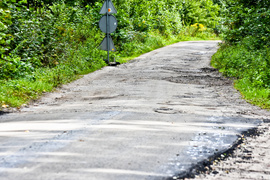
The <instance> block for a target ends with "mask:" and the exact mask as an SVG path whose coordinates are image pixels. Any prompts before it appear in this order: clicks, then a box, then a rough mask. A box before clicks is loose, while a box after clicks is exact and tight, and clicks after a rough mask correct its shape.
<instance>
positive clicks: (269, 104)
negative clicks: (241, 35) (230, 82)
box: [211, 42, 270, 109]
mask: <svg viewBox="0 0 270 180" xmlns="http://www.w3.org/2000/svg"><path fill="white" fill-rule="evenodd" d="M211 65H212V66H213V67H215V68H217V69H219V71H220V72H221V73H223V75H225V76H228V77H235V78H236V80H235V88H236V89H237V90H238V91H239V92H240V93H241V94H242V97H243V98H244V99H246V100H247V101H248V102H249V103H251V104H254V105H257V106H259V107H261V108H264V109H270V72H269V68H270V50H269V48H267V47H266V48H264V49H253V48H252V46H249V44H245V42H242V43H239V44H237V45H228V44H222V45H221V47H220V49H219V50H218V52H217V53H216V54H214V56H213V57H212V61H211Z"/></svg>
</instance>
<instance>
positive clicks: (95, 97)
mask: <svg viewBox="0 0 270 180" xmlns="http://www.w3.org/2000/svg"><path fill="white" fill-rule="evenodd" d="M217 44H218V41H199V42H181V43H177V44H174V45H171V46H167V47H164V48H161V49H158V50H155V51H152V52H150V53H147V54H144V55H142V56H140V57H139V58H136V59H135V60H133V61H132V62H130V63H127V64H122V65H120V66H117V67H105V68H103V69H102V70H99V71H96V72H94V73H91V74H88V75H86V76H84V77H83V78H81V79H79V80H77V81H75V82H73V83H70V84H68V85H65V86H63V87H62V88H61V89H58V90H57V91H56V92H54V93H51V94H48V95H46V96H45V97H43V98H42V99H41V100H40V102H38V103H35V104H33V105H31V106H30V107H28V108H23V109H22V111H21V112H19V113H10V114H4V115H0V179H12V180H15V179H20V180H24V179H25V180H32V179H33V180H38V179H42V180H47V179H61V180H74V179H87V180H108V179H110V180H133V179H134V180H142V179H169V178H173V177H176V176H179V177H180V176H184V175H185V174H190V173H193V172H192V169H194V167H195V165H196V164H199V163H200V162H203V161H207V159H208V157H210V156H213V155H215V154H219V153H222V152H223V151H225V150H226V149H228V148H229V147H230V146H231V145H232V144H233V143H234V142H235V141H236V140H237V139H238V135H239V134H240V133H241V132H242V131H245V130H247V129H250V128H252V127H255V126H256V125H257V124H258V123H260V116H259V115H255V114H254V113H252V110H253V109H252V106H250V105H248V104H247V103H245V102H244V101H243V100H241V99H240V96H239V94H238V93H237V92H236V90H234V89H233V88H232V82H231V81H229V80H227V79H226V78H223V77H222V76H221V75H220V74H219V73H218V72H217V71H216V70H214V69H213V68H211V67H210V65H209V64H210V58H211V56H212V55H213V54H214V53H215V52H216V50H217Z"/></svg>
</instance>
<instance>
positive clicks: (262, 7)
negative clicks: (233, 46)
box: [223, 0, 270, 48]
mask: <svg viewBox="0 0 270 180" xmlns="http://www.w3.org/2000/svg"><path fill="white" fill-rule="evenodd" d="M223 13H224V14H223V15H224V17H225V18H224V22H223V24H224V25H225V27H226V28H225V29H224V31H223V33H224V39H225V41H227V42H229V43H235V42H241V41H242V40H244V39H248V41H252V47H254V48H263V47H269V45H270V26H269V21H270V1H268V0H252V1H244V0H227V5H226V7H225V10H224V12H223Z"/></svg>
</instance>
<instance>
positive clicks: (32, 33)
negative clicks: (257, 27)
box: [0, 0, 219, 109]
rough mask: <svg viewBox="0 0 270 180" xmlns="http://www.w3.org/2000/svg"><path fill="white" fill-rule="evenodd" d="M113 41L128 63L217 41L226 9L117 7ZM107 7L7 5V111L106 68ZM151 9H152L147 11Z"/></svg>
mask: <svg viewBox="0 0 270 180" xmlns="http://www.w3.org/2000/svg"><path fill="white" fill-rule="evenodd" d="M113 3H114V5H115V7H116V9H117V10H118V13H117V15H116V18H117V20H118V28H117V30H116V32H115V33H113V34H112V37H113V39H114V43H115V46H116V49H117V52H115V53H111V56H112V57H116V59H117V60H118V61H121V62H124V61H125V60H126V59H130V58H132V57H134V56H138V55H139V54H142V53H144V52H147V51H151V50H153V49H155V48H158V47H162V46H165V45H167V44H171V43H174V42H177V41H181V40H190V39H215V38H216V35H215V34H214V33H213V32H214V30H216V24H217V23H218V21H219V17H218V15H219V6H218V5H217V4H215V3H213V2H212V0H189V1H185V0H178V1H175V0H149V1H141V0H113ZM102 4H103V0H95V1H93V0H92V1H84V0H61V1H60V0H53V1H51V0H50V1H49V0H1V1H0V104H1V106H0V109H1V107H2V108H6V107H18V108H19V107H20V106H21V105H22V104H25V103H27V102H28V101H29V100H31V99H35V98H37V97H38V96H40V95H41V94H42V93H44V92H48V91H51V90H52V89H53V88H54V87H57V86H59V85H61V84H63V83H67V82H70V81H71V80H74V79H76V78H78V76H79V75H82V74H85V73H89V72H91V71H94V70H96V69H98V68H101V67H103V66H105V65H106V64H105V63H104V61H103V58H105V57H106V52H104V51H101V50H99V49H98V46H99V43H100V42H101V41H102V39H103V37H104V34H103V33H102V32H101V31H100V30H99V28H98V22H99V19H100V17H101V16H102V15H100V14H99V10H100V9H101V6H102ZM145 7H147V8H145Z"/></svg>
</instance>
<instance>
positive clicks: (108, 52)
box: [106, 0, 110, 64]
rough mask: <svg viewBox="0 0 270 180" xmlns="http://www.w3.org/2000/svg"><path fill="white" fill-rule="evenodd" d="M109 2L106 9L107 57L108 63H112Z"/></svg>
mask: <svg viewBox="0 0 270 180" xmlns="http://www.w3.org/2000/svg"><path fill="white" fill-rule="evenodd" d="M106 1H107V3H106V5H107V6H106V9H107V54H108V58H107V61H108V64H109V63H110V50H109V45H110V44H109V37H110V35H109V27H110V26H109V12H108V9H109V0H106Z"/></svg>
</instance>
